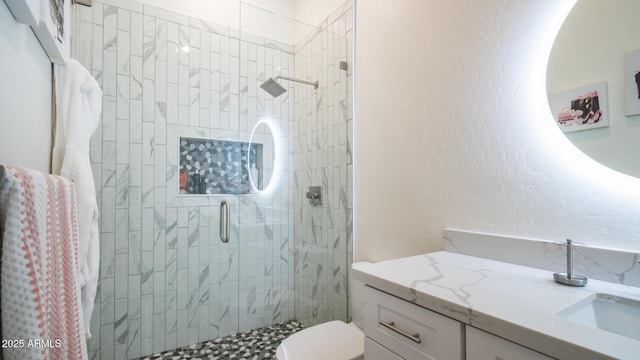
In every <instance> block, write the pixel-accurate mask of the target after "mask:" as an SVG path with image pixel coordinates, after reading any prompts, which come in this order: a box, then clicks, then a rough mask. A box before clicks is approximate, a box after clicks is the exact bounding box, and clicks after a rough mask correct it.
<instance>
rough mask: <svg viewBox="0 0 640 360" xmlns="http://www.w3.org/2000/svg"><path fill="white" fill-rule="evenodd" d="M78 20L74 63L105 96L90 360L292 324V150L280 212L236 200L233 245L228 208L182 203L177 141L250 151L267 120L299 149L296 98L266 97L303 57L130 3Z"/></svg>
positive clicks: (97, 144)
mask: <svg viewBox="0 0 640 360" xmlns="http://www.w3.org/2000/svg"><path fill="white" fill-rule="evenodd" d="M75 11H76V13H75V15H74V17H75V28H74V30H75V37H74V43H73V54H74V57H75V58H77V59H78V60H80V61H81V62H82V63H83V65H84V66H85V67H87V68H88V69H90V70H91V71H92V73H93V74H94V76H95V77H96V78H97V79H98V82H99V83H100V84H101V86H102V89H103V93H104V99H103V114H102V115H103V117H102V126H101V127H99V129H98V130H97V131H96V133H95V134H94V137H93V139H92V143H91V160H92V166H93V171H94V176H95V180H96V186H97V192H98V200H99V206H100V211H101V224H100V227H101V257H102V259H101V267H100V281H99V290H98V295H97V297H96V307H95V309H96V310H95V311H94V313H93V318H92V323H91V324H92V326H91V328H92V334H93V337H92V338H91V340H90V341H89V345H88V346H89V353H90V358H91V359H126V358H135V357H139V356H143V355H147V354H151V353H154V352H159V351H163V350H168V349H174V348H176V347H179V346H183V345H187V344H189V343H194V342H198V341H203V340H208V339H212V338H216V337H218V336H223V335H226V334H229V333H232V332H236V331H243V330H246V329H251V328H257V327H260V326H263V325H268V324H273V323H276V322H280V321H284V320H288V319H293V318H294V304H293V297H294V293H293V285H294V279H293V260H292V257H293V255H294V252H293V241H292V240H290V239H291V238H292V236H293V212H292V209H293V202H294V200H293V195H292V194H293V190H294V186H293V172H292V171H291V170H290V169H291V165H292V163H293V154H292V152H293V150H289V151H288V152H287V153H289V154H290V156H289V157H288V158H287V159H285V164H284V167H283V174H282V178H281V186H280V189H279V190H277V191H276V194H275V195H274V197H273V199H270V200H269V201H268V202H261V201H259V200H256V199H255V198H252V197H250V196H237V197H233V196H230V197H226V198H227V199H230V200H231V201H232V204H233V205H232V206H233V207H235V209H234V208H232V215H234V216H233V217H232V219H233V220H232V229H231V230H232V231H231V232H232V240H231V242H230V243H229V244H221V243H220V241H219V239H218V236H217V234H218V231H219V229H218V215H219V213H218V211H219V210H218V209H219V208H218V205H219V202H220V200H221V199H222V198H220V197H214V198H210V197H195V199H194V198H193V197H191V198H189V199H184V198H180V197H176V196H175V195H176V194H177V191H178V180H177V178H178V165H179V164H178V159H177V154H178V148H177V144H178V142H177V138H178V136H180V135H182V136H200V137H208V136H213V137H215V136H217V135H216V134H221V133H225V132H226V131H227V130H233V131H238V133H239V134H240V136H245V137H246V136H247V134H248V133H249V132H250V131H251V129H252V126H253V124H255V123H256V121H257V120H258V119H260V118H262V117H264V116H268V117H271V118H273V119H274V120H275V121H277V122H279V124H280V127H281V131H282V133H283V136H284V141H285V143H286V144H288V147H289V148H290V149H293V141H294V140H293V136H290V135H289V134H293V127H294V124H293V120H294V119H293V110H294V104H293V98H292V97H291V98H290V97H289V95H287V94H285V95H283V96H281V97H279V98H277V99H272V98H271V97H268V98H265V94H264V92H262V91H258V86H259V84H260V83H261V82H262V81H263V80H264V79H265V78H266V77H270V76H272V75H273V73H274V72H275V71H282V72H284V73H285V74H287V75H290V76H293V65H294V52H293V47H292V46H291V45H285V44H279V43H275V42H271V41H269V40H266V39H264V38H260V37H257V36H251V35H247V34H244V33H239V32H238V31H234V30H230V29H228V28H224V27H222V26H219V25H215V24H210V23H205V22H203V21H200V20H198V19H195V18H190V17H187V16H183V15H178V14H175V13H170V12H167V11H165V10H162V9H158V8H155V7H152V6H147V5H143V4H141V3H137V2H134V1H128V0H127V1H125V0H105V1H94V2H93V6H92V7H91V8H87V7H83V6H76V7H75ZM185 46H188V47H189V48H188V50H189V51H188V52H186V51H183V49H182V47H185ZM185 49H186V48H185ZM276 69H277V70H276ZM290 90H291V91H289V92H288V94H291V93H292V90H293V88H291V89H290ZM236 215H237V216H236ZM238 269H241V270H240V271H239V270H238Z"/></svg>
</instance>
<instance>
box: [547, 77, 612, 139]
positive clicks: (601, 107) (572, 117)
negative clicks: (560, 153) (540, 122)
mask: <svg viewBox="0 0 640 360" xmlns="http://www.w3.org/2000/svg"><path fill="white" fill-rule="evenodd" d="M549 104H550V106H551V112H552V113H553V116H554V118H555V119H556V123H557V124H558V126H559V127H560V129H562V132H565V133H568V132H574V131H580V130H588V129H595V128H601V127H605V126H609V108H608V99H607V82H606V81H603V82H599V83H596V84H592V85H587V86H583V87H580V88H577V89H572V90H567V91H563V92H560V93H557V94H552V95H551V96H550V99H549Z"/></svg>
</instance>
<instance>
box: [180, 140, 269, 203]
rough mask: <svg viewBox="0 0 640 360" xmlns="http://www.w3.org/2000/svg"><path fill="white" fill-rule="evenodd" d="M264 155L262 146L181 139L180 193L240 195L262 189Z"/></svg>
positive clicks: (236, 142) (237, 142)
mask: <svg viewBox="0 0 640 360" xmlns="http://www.w3.org/2000/svg"><path fill="white" fill-rule="evenodd" d="M262 152H263V145H262V144H256V143H253V144H252V143H246V142H240V141H225V140H215V139H195V138H188V137H181V138H180V176H181V178H180V187H179V190H180V194H181V195H200V194H236V195H238V194H248V193H250V192H251V191H254V192H255V191H256V190H257V189H262V186H261V181H260V174H261V173H263V172H264V169H263V165H262ZM250 159H251V160H252V161H251V165H249V160H250Z"/></svg>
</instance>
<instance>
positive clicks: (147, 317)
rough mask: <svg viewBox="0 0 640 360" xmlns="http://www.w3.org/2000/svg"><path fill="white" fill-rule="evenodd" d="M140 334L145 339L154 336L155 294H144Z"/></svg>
mask: <svg viewBox="0 0 640 360" xmlns="http://www.w3.org/2000/svg"><path fill="white" fill-rule="evenodd" d="M141 310H142V314H141V324H142V328H141V331H140V336H141V338H143V339H146V338H150V337H152V336H153V326H154V324H153V295H143V296H142V306H141Z"/></svg>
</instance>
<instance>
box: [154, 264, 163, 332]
mask: <svg viewBox="0 0 640 360" xmlns="http://www.w3.org/2000/svg"><path fill="white" fill-rule="evenodd" d="M163 253H164V252H163ZM163 265H164V264H163ZM164 289H165V276H164V272H163V271H156V272H155V273H154V280H153V300H154V301H153V313H154V314H155V315H158V314H164V312H165V311H166V306H165V303H166V296H165V290H164ZM158 325H159V326H160V327H162V328H163V329H162V332H163V333H164V321H162V323H160V324H158Z"/></svg>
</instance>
